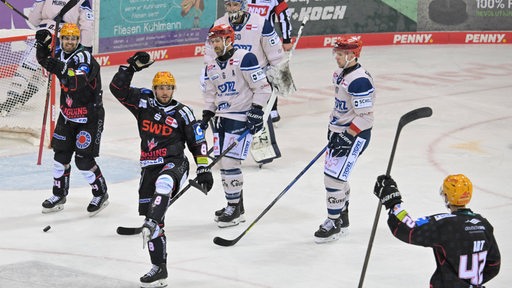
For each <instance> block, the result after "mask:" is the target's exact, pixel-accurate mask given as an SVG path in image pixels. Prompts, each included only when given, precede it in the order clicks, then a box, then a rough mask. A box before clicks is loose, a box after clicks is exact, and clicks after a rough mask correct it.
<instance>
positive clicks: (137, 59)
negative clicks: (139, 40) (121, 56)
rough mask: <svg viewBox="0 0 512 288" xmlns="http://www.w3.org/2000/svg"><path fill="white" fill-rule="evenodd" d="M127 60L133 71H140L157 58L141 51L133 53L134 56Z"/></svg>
mask: <svg viewBox="0 0 512 288" xmlns="http://www.w3.org/2000/svg"><path fill="white" fill-rule="evenodd" d="M127 62H128V64H130V67H131V68H132V69H133V71H140V70H142V69H144V68H147V67H149V66H150V65H151V64H153V63H154V62H155V60H152V59H151V56H150V55H149V54H148V53H146V52H143V51H139V52H136V53H135V54H133V56H132V57H130V58H128V60H127Z"/></svg>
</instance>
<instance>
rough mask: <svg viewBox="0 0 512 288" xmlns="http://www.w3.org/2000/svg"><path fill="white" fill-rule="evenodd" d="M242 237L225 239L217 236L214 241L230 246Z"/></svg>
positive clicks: (220, 244)
mask: <svg viewBox="0 0 512 288" xmlns="http://www.w3.org/2000/svg"><path fill="white" fill-rule="evenodd" d="M239 239H240V238H235V239H233V240H228V239H224V238H221V237H215V238H213V243H215V244H217V245H219V246H223V247H230V246H233V245H235V244H236V242H238V240H239Z"/></svg>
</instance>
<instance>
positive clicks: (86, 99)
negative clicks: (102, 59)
mask: <svg viewBox="0 0 512 288" xmlns="http://www.w3.org/2000/svg"><path fill="white" fill-rule="evenodd" d="M56 57H57V59H59V60H60V61H63V62H64V63H66V67H65V68H66V70H65V71H63V72H64V73H63V74H62V75H61V76H59V80H60V87H61V93H60V112H61V114H62V115H63V116H64V117H66V119H68V120H70V121H73V122H77V123H87V122H88V119H89V118H91V117H95V116H96V114H95V113H96V111H97V108H101V107H102V105H103V102H102V101H103V100H102V94H103V91H102V88H101V77H100V65H99V63H98V62H97V61H96V60H95V59H94V57H93V56H92V54H91V53H90V52H89V51H87V50H85V49H84V48H83V46H82V45H79V46H78V48H77V49H76V50H75V51H74V52H73V53H71V54H66V53H64V52H63V51H62V50H61V51H60V52H59V53H58V54H57V55H56Z"/></svg>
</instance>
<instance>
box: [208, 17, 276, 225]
mask: <svg viewBox="0 0 512 288" xmlns="http://www.w3.org/2000/svg"><path fill="white" fill-rule="evenodd" d="M234 38H235V32H234V30H233V28H232V27H231V26H230V25H229V24H219V25H216V26H214V27H212V28H211V29H210V31H209V33H208V41H209V42H210V45H211V46H212V47H213V50H214V51H215V53H216V54H217V58H216V59H215V60H213V61H211V62H209V63H208V65H207V66H206V69H205V72H206V73H205V75H204V79H205V82H204V86H203V97H204V99H205V110H204V111H203V118H202V121H201V122H202V124H201V125H202V127H203V128H205V129H206V128H207V127H208V122H209V121H210V119H212V120H213V123H214V125H213V127H212V130H213V135H214V139H218V141H215V142H214V145H215V149H214V151H216V152H218V153H221V152H222V151H224V150H225V149H226V147H227V146H229V145H230V144H231V143H232V142H233V141H234V140H235V139H237V138H238V137H239V136H240V135H241V134H243V133H244V132H245V131H246V130H247V129H249V131H250V134H255V133H257V132H258V131H259V130H261V129H262V128H263V110H262V109H263V107H264V106H265V105H266V104H267V101H268V99H269V97H270V93H271V88H270V85H269V83H268V82H267V80H266V75H265V71H264V70H263V69H262V68H261V67H260V65H259V62H258V59H257V58H256V56H255V55H254V54H253V53H251V52H249V51H247V50H243V49H236V48H234V47H233V39H234ZM251 141H252V136H251V135H247V136H246V138H245V139H244V140H242V141H240V142H239V143H238V146H236V147H235V148H233V149H232V150H231V151H230V152H229V153H228V154H226V156H224V157H223V158H222V159H221V160H220V161H219V164H220V165H219V166H220V174H221V178H222V183H223V185H222V186H223V188H224V194H225V197H226V200H227V202H228V203H227V206H226V207H225V208H222V209H220V210H218V211H216V212H215V220H216V221H217V224H218V226H219V227H221V228H222V227H229V226H234V225H238V224H239V222H241V221H242V222H243V221H245V220H244V218H243V213H244V208H243V203H242V201H241V194H242V190H243V183H244V179H243V175H242V160H244V159H245V158H246V157H247V154H248V147H249V145H250V143H251ZM241 214H242V215H241Z"/></svg>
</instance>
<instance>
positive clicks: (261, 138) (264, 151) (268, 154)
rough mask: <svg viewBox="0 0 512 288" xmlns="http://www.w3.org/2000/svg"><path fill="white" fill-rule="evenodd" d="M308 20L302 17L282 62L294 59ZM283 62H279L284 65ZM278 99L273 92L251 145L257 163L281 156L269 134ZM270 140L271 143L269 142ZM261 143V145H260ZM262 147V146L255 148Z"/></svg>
mask: <svg viewBox="0 0 512 288" xmlns="http://www.w3.org/2000/svg"><path fill="white" fill-rule="evenodd" d="M307 22H308V17H304V18H303V19H302V23H301V24H300V28H299V31H298V32H297V38H296V39H295V42H294V43H293V46H292V49H290V52H289V53H288V57H287V59H286V60H284V61H283V62H282V63H286V62H288V63H289V62H290V60H291V59H292V55H293V52H294V51H295V48H296V47H297V44H298V43H299V40H300V38H301V37H302V30H303V29H304V26H305V25H306V23H307ZM282 63H280V64H278V66H279V65H282ZM276 101H277V93H276V92H275V91H273V92H272V94H271V95H270V99H269V100H268V102H267V106H265V110H264V111H263V119H264V122H263V123H264V124H263V125H264V126H263V129H262V130H261V131H260V132H259V133H256V134H255V135H254V141H253V143H252V144H253V145H252V146H251V155H252V157H253V159H254V161H256V162H257V163H260V167H261V165H263V164H264V163H265V162H266V161H265V160H269V159H273V158H277V157H279V156H277V155H276V153H275V151H274V148H273V147H272V143H271V141H272V139H271V135H269V132H268V129H269V128H268V125H269V124H268V121H267V120H268V118H269V116H270V112H271V111H272V107H273V106H274V103H275V102H276ZM270 125H272V123H270ZM269 141H270V143H269ZM258 144H259V145H258ZM255 147H260V148H255Z"/></svg>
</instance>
